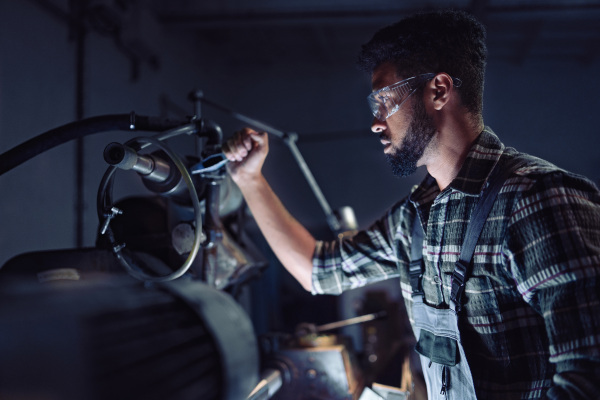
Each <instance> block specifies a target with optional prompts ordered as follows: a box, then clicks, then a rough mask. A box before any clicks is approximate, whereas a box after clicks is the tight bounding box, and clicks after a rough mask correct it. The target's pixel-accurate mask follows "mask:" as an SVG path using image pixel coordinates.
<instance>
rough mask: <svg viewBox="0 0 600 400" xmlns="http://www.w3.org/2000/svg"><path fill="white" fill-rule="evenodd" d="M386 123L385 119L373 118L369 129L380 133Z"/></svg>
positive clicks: (385, 126) (384, 128)
mask: <svg viewBox="0 0 600 400" xmlns="http://www.w3.org/2000/svg"><path fill="white" fill-rule="evenodd" d="M386 128H387V124H386V122H385V120H383V121H381V120H379V119H378V118H373V122H371V131H372V132H374V133H381V132H383V131H384V130H386Z"/></svg>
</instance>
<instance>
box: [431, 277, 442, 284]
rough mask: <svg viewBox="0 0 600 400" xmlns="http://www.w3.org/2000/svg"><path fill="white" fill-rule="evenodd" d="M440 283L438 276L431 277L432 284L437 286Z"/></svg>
mask: <svg viewBox="0 0 600 400" xmlns="http://www.w3.org/2000/svg"><path fill="white" fill-rule="evenodd" d="M441 282H442V281H441V279H440V277H439V276H437V275H434V276H433V283H435V284H437V285H439V284H440V283H441Z"/></svg>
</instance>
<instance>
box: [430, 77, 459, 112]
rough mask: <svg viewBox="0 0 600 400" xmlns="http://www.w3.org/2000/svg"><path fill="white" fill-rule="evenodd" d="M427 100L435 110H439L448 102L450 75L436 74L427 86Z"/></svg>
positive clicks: (451, 86) (451, 87) (450, 84)
mask: <svg viewBox="0 0 600 400" xmlns="http://www.w3.org/2000/svg"><path fill="white" fill-rule="evenodd" d="M427 89H429V90H428V93H429V99H430V101H431V102H432V106H433V108H434V109H435V110H438V111H439V110H441V109H442V108H444V106H445V105H446V104H447V103H448V101H449V100H450V95H451V93H452V89H453V82H452V78H451V77H450V75H448V74H446V73H445V72H441V73H439V74H437V75H436V76H435V77H434V78H433V79H432V80H431V81H429V83H428V85H427Z"/></svg>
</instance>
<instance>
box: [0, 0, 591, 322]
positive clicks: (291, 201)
mask: <svg viewBox="0 0 600 400" xmlns="http://www.w3.org/2000/svg"><path fill="white" fill-rule="evenodd" d="M42 3H44V2H42V1H18V0H6V1H2V2H0V152H4V151H6V150H8V149H10V148H12V147H13V146H15V145H17V144H19V143H21V142H23V141H25V140H27V139H29V138H31V137H33V136H35V135H37V134H39V133H41V132H44V131H46V130H48V129H51V128H54V127H56V126H59V125H62V124H65V123H68V122H71V121H73V120H75V119H76V102H75V90H76V73H77V71H76V68H75V41H74V39H73V37H72V32H71V31H70V30H69V25H68V24H67V23H66V22H65V20H64V19H61V17H60V16H57V15H56V14H53V13H52V12H51V11H50V10H48V9H47V8H45V7H42V6H40V4H42ZM46 3H51V4H54V5H55V6H57V7H58V8H59V9H62V10H67V9H68V8H67V3H68V2H67V1H57V2H46ZM130 22H131V25H132V26H133V28H132V32H130V33H131V34H132V35H133V36H134V37H136V36H135V35H137V38H138V39H139V40H140V42H141V43H143V45H144V46H145V48H146V53H144V54H146V55H147V53H150V54H151V55H153V56H156V58H157V60H158V61H159V62H158V66H156V65H153V64H152V63H151V62H149V61H147V60H146V59H145V58H144V54H141V55H139V57H140V59H141V62H140V64H139V65H138V66H139V69H138V70H137V73H138V75H137V77H134V76H132V74H133V72H132V71H133V70H132V68H134V66H135V65H133V64H132V60H131V58H130V55H128V54H127V53H126V52H123V49H122V48H120V47H119V46H117V45H116V44H115V41H114V39H113V38H111V37H110V36H107V35H102V34H100V33H98V32H95V31H90V33H89V34H88V36H87V38H86V46H87V47H86V58H85V62H84V72H85V77H84V106H85V107H84V109H85V116H94V115H101V114H107V113H128V112H129V111H131V110H135V111H136V112H137V113H139V114H145V115H157V116H158V115H175V114H177V115H179V116H181V115H182V114H185V113H186V110H189V113H191V110H192V108H191V104H189V103H188V102H187V100H186V95H187V93H188V92H189V91H190V90H192V89H195V88H200V89H203V90H204V92H205V94H206V96H207V97H208V98H210V99H211V100H213V101H216V102H220V103H222V104H224V105H227V106H229V107H231V108H233V109H234V110H236V111H238V112H241V113H243V114H247V115H249V116H251V117H253V118H256V119H259V120H262V121H264V122H267V123H269V124H271V125H273V126H275V127H276V128H278V129H280V130H283V131H291V132H297V133H298V134H299V135H300V139H299V141H298V146H299V148H300V150H301V152H302V153H303V154H304V156H305V158H306V160H307V162H308V165H309V166H310V168H311V170H312V171H313V173H314V175H315V177H316V179H317V182H318V183H319V185H320V186H321V188H322V190H323V192H324V194H325V197H326V198H327V199H328V201H329V202H330V204H331V206H332V208H334V209H336V208H339V207H341V206H346V205H349V206H352V207H353V208H354V210H355V212H356V215H357V218H358V222H359V224H360V225H361V226H362V227H365V226H367V225H368V224H370V223H371V222H372V221H373V220H374V219H375V218H377V217H378V216H380V215H381V214H382V212H383V211H384V209H385V208H387V207H389V206H390V205H391V204H393V203H394V202H395V201H397V200H398V199H399V198H401V197H403V196H405V195H406V194H407V193H408V191H409V188H410V187H411V186H412V185H413V184H415V183H417V182H418V181H419V179H420V177H422V176H423V171H420V172H419V173H418V174H417V175H416V176H415V177H411V178H409V179H402V180H400V179H397V178H395V177H393V176H392V175H391V173H390V172H389V169H388V166H387V165H386V163H385V161H384V159H383V157H382V148H381V145H380V143H379V141H378V140H377V138H376V137H375V135H374V134H372V133H370V131H369V125H370V120H371V118H370V116H369V112H368V108H367V105H366V101H365V97H366V95H367V94H368V92H369V90H370V84H369V80H368V78H367V77H365V76H363V75H362V74H361V73H359V72H358V71H357V70H356V69H355V67H354V57H355V54H356V51H358V49H359V47H360V44H361V43H363V42H365V41H366V40H368V39H369V37H370V35H371V32H365V33H364V35H363V34H356V35H355V36H356V37H354V36H353V37H352V38H351V39H349V40H353V41H355V43H354V44H353V45H352V46H350V47H352V48H353V50H352V51H351V52H349V51H347V50H346V49H345V48H344V49H343V50H344V51H341V52H339V53H337V52H336V51H337V50H338V49H335V48H331V49H327V48H321V49H319V51H318V52H317V55H316V56H315V54H314V53H310V54H302V53H300V54H299V53H298V52H297V51H291V50H290V51H287V52H281V53H277V55H272V54H271V53H269V54H271V55H270V56H269V57H268V62H262V58H261V54H262V55H264V54H265V52H269V50H268V47H265V46H268V44H265V43H263V42H254V43H251V46H250V44H248V45H247V46H246V48H245V52H244V53H243V56H239V57H235V55H236V54H241V53H240V48H239V47H236V45H235V43H234V42H233V41H231V40H228V39H227V38H223V39H222V40H214V37H213V38H208V37H204V36H202V35H191V34H190V33H189V32H181V31H177V30H167V29H165V28H164V27H162V26H161V25H160V24H158V22H156V20H155V19H153V17H152V16H151V15H149V14H148V13H144V14H143V15H142V16H138V17H137V19H135V20H131V21H130ZM284 32H285V31H282V35H284V34H285V33H284ZM239 35H243V32H239V31H237V32H232V33H231V35H230V36H229V37H230V38H231V37H236V36H239ZM209 39H211V40H209ZM279 39H280V41H282V42H285V37H283V38H279ZM294 40H298V38H297V37H290V43H291V44H290V46H292V47H293V44H294V43H295V42H294ZM248 46H250V48H248ZM252 46H254V48H252ZM139 48H141V47H138V49H139ZM292 50H293V49H292ZM489 53H490V60H489V68H488V74H487V79H486V89H485V105H484V116H485V121H486V123H487V124H489V125H490V126H491V127H492V128H493V129H494V130H495V131H496V133H497V134H498V135H499V136H500V137H501V138H502V139H503V140H504V142H505V144H507V145H509V146H514V147H517V148H518V149H520V150H522V151H525V152H528V153H530V154H534V155H537V156H540V157H543V158H546V159H548V160H550V161H552V162H554V163H556V164H557V165H558V166H560V167H564V168H566V169H569V170H572V171H574V172H577V173H581V174H584V175H587V176H588V177H590V178H591V179H592V180H594V181H595V182H599V180H600V172H598V170H599V167H600V157H598V145H599V144H600V139H599V138H598V133H597V128H596V123H595V122H596V121H595V117H596V108H597V107H596V106H597V104H598V102H597V99H596V97H595V94H596V93H598V92H599V89H600V81H599V80H598V79H595V78H594V73H595V72H596V71H598V68H599V61H598V60H596V61H592V62H588V63H586V64H582V63H581V62H580V61H579V60H577V59H570V58H562V59H561V58H548V59H544V60H540V59H532V60H529V59H525V60H524V61H522V62H521V63H519V64H515V63H511V62H509V61H507V60H506V59H503V58H502V57H499V56H497V55H496V53H495V48H494V47H492V46H491V47H490V49H489ZM253 55H254V56H253ZM165 98H167V99H169V100H170V101H171V102H173V103H175V104H176V106H173V105H171V106H169V107H166V106H165V103H164V101H161V99H162V100H164V99H165ZM203 112H204V113H205V116H207V117H209V118H211V119H214V120H215V121H216V122H217V123H219V124H221V125H222V126H223V128H224V132H225V135H226V137H227V136H229V135H230V134H231V133H232V132H233V131H234V130H235V129H239V128H240V127H241V126H242V125H243V124H242V123H240V122H237V121H234V120H232V119H231V118H229V117H227V116H226V115H225V114H223V113H221V112H219V111H217V110H214V109H210V108H206V109H204V110H203ZM124 137H125V136H124V134H116V133H114V134H103V135H97V136H94V137H89V138H87V139H85V141H84V153H83V154H84V157H83V168H84V171H83V173H84V185H83V197H84V198H83V204H84V207H85V212H84V220H83V227H84V231H83V237H82V238H81V239H82V241H83V245H84V246H91V245H93V243H94V238H95V232H96V228H97V220H96V216H95V196H96V190H97V187H98V184H99V181H100V178H101V176H102V173H103V172H104V169H105V164H104V161H103V160H102V150H103V149H104V147H105V146H106V144H108V143H109V142H111V141H113V140H120V141H123V140H124ZM130 137H131V136H130V135H129V136H126V138H127V139H129V138H130ZM271 143H272V150H271V155H270V156H269V159H268V161H267V163H266V165H265V174H266V175H267V177H268V178H269V179H270V181H271V183H272V186H273V187H274V189H275V190H276V191H277V192H278V193H279V194H280V196H281V198H282V200H283V202H284V203H285V204H286V205H288V207H289V208H290V211H291V212H292V213H293V214H294V215H295V216H296V217H297V218H298V219H299V220H300V221H301V222H302V223H304V224H306V225H307V226H308V227H309V228H310V229H311V230H312V231H313V232H315V233H316V234H317V233H319V234H320V233H321V232H326V225H325V219H324V215H323V212H322V210H321V209H320V207H319V205H318V203H317V201H316V200H315V197H314V196H313V195H312V193H311V192H310V188H309V187H308V185H307V184H306V182H305V180H304V177H303V176H302V175H301V173H300V170H299V169H298V167H297V165H296V163H295V162H294V161H293V159H292V157H291V154H290V152H289V150H288V149H287V148H286V147H285V146H284V145H283V144H282V142H281V141H279V140H278V139H277V138H273V137H272V138H271ZM176 146H177V148H180V149H181V151H182V152H186V151H189V149H190V148H191V147H192V145H191V144H190V143H189V142H186V141H183V140H182V142H181V143H178V144H176ZM75 153H76V148H75V145H74V144H73V143H69V144H65V145H62V146H60V147H58V148H55V149H53V150H51V151H48V152H47V153H45V154H43V155H41V156H39V157H36V158H35V159H33V160H30V161H29V162H27V163H25V164H23V165H21V166H19V167H17V168H16V169H14V170H13V171H10V172H8V173H7V174H5V175H3V176H0V193H1V194H2V195H1V196H0V223H1V224H2V226H1V227H0V265H2V264H3V263H4V262H5V261H6V260H8V259H9V258H11V257H13V256H15V255H17V254H20V253H23V252H28V251H35V250H44V249H57V248H72V247H74V246H75V245H76V241H77V238H76V235H75V226H76V224H77V221H76V212H75V205H76V203H77V192H76V187H75V171H74V170H75V168H76V167H75V165H76V164H75ZM144 193H146V192H145V189H143V187H142V186H141V184H140V183H139V181H138V180H135V179H134V180H129V181H127V184H125V185H122V186H120V187H119V192H118V194H116V196H118V195H119V194H120V195H122V196H125V195H127V194H144ZM385 285H386V284H384V286H385ZM392 285H393V284H392ZM390 292H391V293H397V292H396V291H395V290H394V288H393V287H392V286H390ZM345 296H346V298H347V299H348V301H347V302H345V303H346V304H351V303H352V298H353V297H360V296H361V294H360V292H354V293H349V294H348V295H345ZM394 296H397V294H394ZM353 312H354V311H353V309H352V307H347V308H344V309H343V310H342V311H341V315H342V316H350V315H351V314H352V313H353Z"/></svg>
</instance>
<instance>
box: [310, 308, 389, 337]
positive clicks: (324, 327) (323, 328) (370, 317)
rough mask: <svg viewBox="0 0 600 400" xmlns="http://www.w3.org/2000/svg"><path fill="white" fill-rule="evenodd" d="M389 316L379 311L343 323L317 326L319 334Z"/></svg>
mask: <svg viewBox="0 0 600 400" xmlns="http://www.w3.org/2000/svg"><path fill="white" fill-rule="evenodd" d="M386 315H387V312H385V311H379V312H376V313H372V314H367V315H362V316H360V317H354V318H350V319H345V320H343V321H337V322H331V323H329V324H325V325H320V326H317V328H316V329H317V332H324V331H330V330H332V329H337V328H343V327H345V326H349V325H354V324H359V323H361V322H367V321H372V320H374V319H377V318H381V317H384V316H386Z"/></svg>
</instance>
